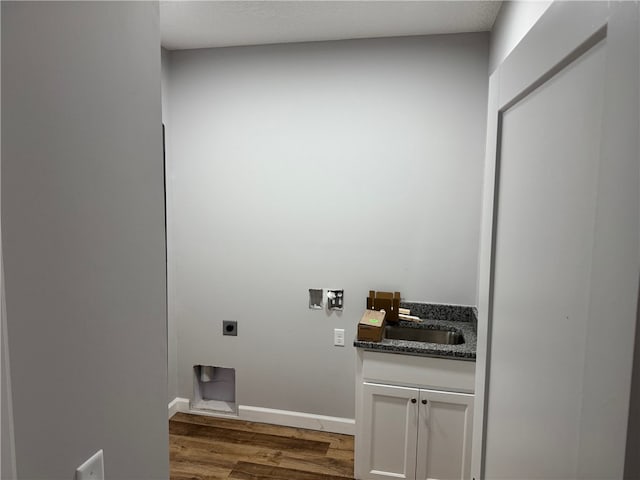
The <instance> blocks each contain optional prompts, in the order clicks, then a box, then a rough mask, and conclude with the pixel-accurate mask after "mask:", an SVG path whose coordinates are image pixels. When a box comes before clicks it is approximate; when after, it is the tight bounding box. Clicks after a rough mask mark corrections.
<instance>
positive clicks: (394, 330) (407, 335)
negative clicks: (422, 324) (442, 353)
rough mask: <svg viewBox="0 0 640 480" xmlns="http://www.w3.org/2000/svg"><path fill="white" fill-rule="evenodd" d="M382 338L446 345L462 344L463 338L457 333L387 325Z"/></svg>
mask: <svg viewBox="0 0 640 480" xmlns="http://www.w3.org/2000/svg"><path fill="white" fill-rule="evenodd" d="M384 336H385V338H389V339H391V340H408V341H411V342H428V343H444V344H447V345H460V344H461V343H464V337H463V336H462V334H461V333H459V332H452V331H449V330H432V329H427V328H411V327H400V326H397V325H387V326H386V327H385V330H384Z"/></svg>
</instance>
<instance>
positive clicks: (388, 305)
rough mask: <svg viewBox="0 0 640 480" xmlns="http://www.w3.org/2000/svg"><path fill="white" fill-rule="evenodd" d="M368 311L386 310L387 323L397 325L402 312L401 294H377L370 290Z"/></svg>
mask: <svg viewBox="0 0 640 480" xmlns="http://www.w3.org/2000/svg"><path fill="white" fill-rule="evenodd" d="M367 309H368V310H384V311H385V312H387V317H386V319H387V322H389V323H397V322H398V313H399V310H400V292H393V293H392V292H376V291H374V290H369V296H368V297H367Z"/></svg>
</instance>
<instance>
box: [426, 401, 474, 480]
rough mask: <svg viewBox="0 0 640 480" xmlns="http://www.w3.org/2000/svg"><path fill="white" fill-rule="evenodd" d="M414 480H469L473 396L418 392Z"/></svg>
mask: <svg viewBox="0 0 640 480" xmlns="http://www.w3.org/2000/svg"><path fill="white" fill-rule="evenodd" d="M419 409H420V413H419V415H418V449H417V454H416V457H417V468H416V479H417V480H427V479H429V480H463V479H465V480H466V479H469V478H470V476H469V475H470V473H469V472H470V463H471V429H472V425H473V395H469V394H465V393H450V392H436V391H433V390H420V403H419Z"/></svg>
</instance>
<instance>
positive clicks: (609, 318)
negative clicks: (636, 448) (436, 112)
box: [479, 2, 639, 479]
mask: <svg viewBox="0 0 640 480" xmlns="http://www.w3.org/2000/svg"><path fill="white" fill-rule="evenodd" d="M636 16H637V8H636V6H635V5H634V4H632V3H628V4H615V3H611V4H609V3H606V2H595V3H584V4H583V3H577V2H575V3H574V2H567V3H564V2H558V3H557V4H554V5H552V6H551V7H550V8H549V10H548V11H547V12H546V13H545V15H543V17H542V18H541V20H540V22H539V23H538V24H537V25H536V26H535V27H534V28H533V29H532V31H531V32H530V34H529V35H528V36H527V37H525V40H523V43H522V44H521V45H520V46H519V47H518V48H517V49H516V50H514V52H513V54H512V55H511V56H510V57H509V58H508V59H507V61H505V63H504V64H503V66H502V67H501V68H500V69H499V70H498V71H497V72H496V73H497V78H496V80H495V81H494V82H492V83H493V85H494V88H496V89H497V95H496V96H494V98H497V99H498V100H497V111H495V114H496V115H497V116H498V121H497V127H496V128H495V130H494V131H493V132H491V131H490V132H489V134H490V135H494V138H495V142H496V145H497V148H496V150H497V151H496V155H495V158H494V159H493V161H494V162H495V168H496V174H495V187H494V189H495V196H494V198H493V202H494V203H493V205H492V208H493V209H494V215H493V219H492V222H493V224H492V230H493V238H492V242H493V252H492V258H491V279H490V281H489V282H488V284H486V285H485V286H486V287H487V290H488V292H489V293H488V295H489V308H488V314H487V315H488V320H489V328H488V334H489V341H488V343H487V345H488V354H487V364H488V370H487V381H486V383H485V386H486V394H485V395H486V396H485V397H484V398H485V401H486V405H485V412H484V414H485V415H486V430H485V432H484V448H485V456H484V478H487V479H498V478H508V479H531V478H536V479H569V478H621V476H622V468H623V461H624V446H625V439H626V413H627V411H628V399H629V378H630V372H631V358H632V353H633V334H634V327H635V306H636V301H637V291H638V290H637V288H638V258H639V255H638V253H639V252H638V250H639V248H638V246H639V241H638V214H639V208H638V207H639V199H638V180H639V169H638V157H637V155H638V146H637V131H638V113H637V108H630V107H629V104H630V103H631V104H632V105H634V106H636V107H637V101H638V96H637V95H638V51H637V49H638V41H637V20H636ZM495 93H496V92H494V94H495ZM489 160H490V159H489ZM482 288H483V287H482V286H481V292H480V294H481V295H482V294H483V291H482ZM481 303H482V302H481ZM479 349H481V347H480V346H479Z"/></svg>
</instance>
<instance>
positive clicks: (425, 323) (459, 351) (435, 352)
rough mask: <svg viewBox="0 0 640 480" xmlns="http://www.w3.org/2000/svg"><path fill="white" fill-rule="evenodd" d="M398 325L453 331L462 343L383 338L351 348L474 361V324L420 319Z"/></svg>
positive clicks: (361, 342) (362, 342)
mask: <svg viewBox="0 0 640 480" xmlns="http://www.w3.org/2000/svg"><path fill="white" fill-rule="evenodd" d="M398 325H400V326H402V327H407V328H426V329H436V330H455V331H458V332H460V333H461V334H462V337H463V338H464V343H462V344H460V345H445V344H439V343H428V342H412V341H408V340H393V339H388V338H383V339H382V341H381V342H365V341H360V340H355V341H354V342H353V346H354V347H357V348H362V349H365V350H372V351H377V352H385V353H395V354H404V355H414V356H426V357H440V358H450V359H452V360H465V361H471V362H475V361H476V344H477V336H476V328H475V323H474V322H467V321H459V320H434V319H429V318H425V319H421V321H420V322H415V323H414V322H407V321H400V322H399V323H398Z"/></svg>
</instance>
